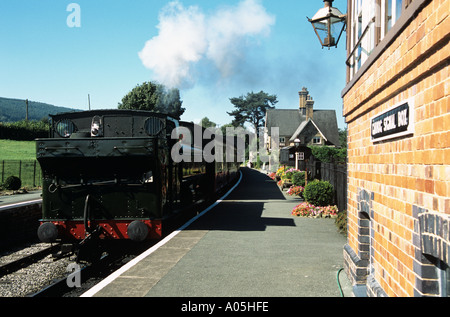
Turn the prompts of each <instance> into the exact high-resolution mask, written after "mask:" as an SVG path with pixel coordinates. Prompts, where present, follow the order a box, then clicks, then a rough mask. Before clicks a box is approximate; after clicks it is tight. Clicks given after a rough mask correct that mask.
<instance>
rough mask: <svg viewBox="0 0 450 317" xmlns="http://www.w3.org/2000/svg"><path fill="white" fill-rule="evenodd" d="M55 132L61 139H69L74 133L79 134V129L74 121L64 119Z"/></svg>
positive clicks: (57, 125)
mask: <svg viewBox="0 0 450 317" xmlns="http://www.w3.org/2000/svg"><path fill="white" fill-rule="evenodd" d="M55 130H56V133H58V135H59V136H60V137H63V138H68V137H70V136H71V135H72V133H74V132H77V127H76V126H75V124H74V123H73V122H72V121H70V120H68V119H63V120H61V121H59V122H58V123H57V124H56V127H55Z"/></svg>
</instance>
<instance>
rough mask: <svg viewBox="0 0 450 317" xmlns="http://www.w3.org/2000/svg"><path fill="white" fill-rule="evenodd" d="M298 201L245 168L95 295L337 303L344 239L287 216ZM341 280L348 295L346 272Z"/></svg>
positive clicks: (327, 225)
mask: <svg viewBox="0 0 450 317" xmlns="http://www.w3.org/2000/svg"><path fill="white" fill-rule="evenodd" d="M299 202H300V201H299V200H298V199H294V198H291V197H289V196H286V195H285V194H283V193H282V192H281V191H280V190H279V189H278V187H277V185H276V183H275V182H274V181H272V180H271V179H270V178H269V177H267V176H266V175H264V174H262V173H260V172H258V171H255V170H250V169H243V178H242V181H241V183H240V184H239V186H238V187H237V188H236V189H235V190H234V191H233V192H232V193H231V194H230V195H229V196H228V197H227V198H226V199H225V200H224V201H223V202H222V203H220V204H219V205H217V206H216V207H215V208H213V209H212V210H210V211H209V212H208V213H206V214H205V215H203V216H202V217H201V218H199V219H198V220H196V221H195V222H194V223H193V224H191V225H190V226H189V227H188V228H187V229H186V230H184V231H182V232H180V233H179V234H178V235H177V236H176V237H175V238H173V239H172V240H170V241H169V242H168V243H166V244H164V245H163V246H162V247H160V248H159V249H157V250H156V251H155V252H153V253H151V254H150V255H149V256H147V257H146V258H145V259H143V260H142V261H141V262H139V263H138V264H136V265H135V266H133V267H132V268H130V269H129V270H127V271H126V272H124V273H123V274H121V275H120V276H119V277H117V278H115V279H114V280H113V281H112V283H110V284H109V285H107V286H106V287H104V288H103V289H101V290H100V291H99V292H98V293H97V294H96V296H147V297H161V296H163V297H166V296H170V297H203V296H208V297H310V296H312V297H322V296H326V297H337V296H340V292H339V288H338V284H337V279H336V276H337V272H338V270H339V269H340V268H341V267H343V255H342V254H343V247H344V244H345V243H346V237H345V236H344V235H342V234H339V233H338V231H337V227H336V226H335V224H334V219H310V218H300V217H294V216H292V215H291V210H292V208H293V207H294V206H295V205H296V204H298V203H299ZM340 281H341V285H342V287H343V291H344V295H345V296H352V291H351V285H350V284H349V282H348V280H347V278H346V276H345V273H344V272H341V274H340Z"/></svg>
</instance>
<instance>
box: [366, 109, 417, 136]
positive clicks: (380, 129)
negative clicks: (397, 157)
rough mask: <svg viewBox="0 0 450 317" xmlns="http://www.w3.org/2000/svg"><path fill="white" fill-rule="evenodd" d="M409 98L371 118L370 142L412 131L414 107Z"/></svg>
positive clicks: (411, 132)
mask: <svg viewBox="0 0 450 317" xmlns="http://www.w3.org/2000/svg"><path fill="white" fill-rule="evenodd" d="M411 105H412V102H411V100H408V101H404V102H401V103H400V104H399V105H397V106H394V107H393V108H391V109H389V110H387V111H385V112H383V113H382V114H380V115H378V116H376V117H374V118H372V120H371V137H372V142H377V141H382V140H386V139H392V138H397V137H400V136H404V135H408V134H413V133H414V120H413V117H414V107H412V106H411Z"/></svg>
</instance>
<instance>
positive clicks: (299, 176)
mask: <svg viewBox="0 0 450 317" xmlns="http://www.w3.org/2000/svg"><path fill="white" fill-rule="evenodd" d="M292 184H293V185H295V186H301V187H305V172H295V173H294V174H293V175H292Z"/></svg>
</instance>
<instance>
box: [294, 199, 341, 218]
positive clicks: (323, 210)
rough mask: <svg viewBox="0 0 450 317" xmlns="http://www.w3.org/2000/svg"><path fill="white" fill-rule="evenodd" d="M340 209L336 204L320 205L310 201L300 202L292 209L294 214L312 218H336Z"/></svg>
mask: <svg viewBox="0 0 450 317" xmlns="http://www.w3.org/2000/svg"><path fill="white" fill-rule="evenodd" d="M337 214H338V209H337V207H336V206H325V207H319V206H314V205H311V204H310V203H308V202H303V203H301V204H298V205H297V206H295V207H294V209H292V215H294V216H298V217H311V218H336V217H337Z"/></svg>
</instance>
